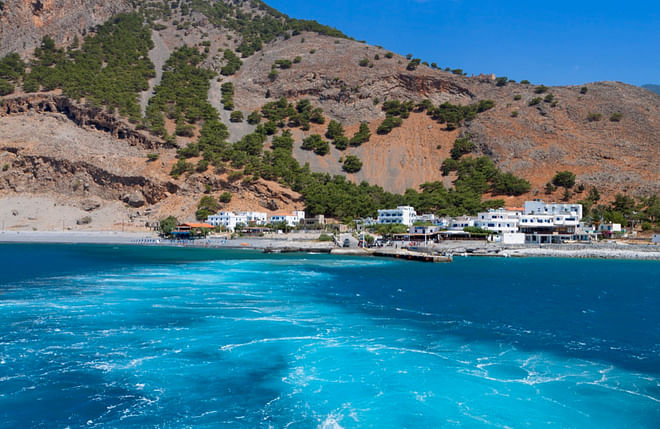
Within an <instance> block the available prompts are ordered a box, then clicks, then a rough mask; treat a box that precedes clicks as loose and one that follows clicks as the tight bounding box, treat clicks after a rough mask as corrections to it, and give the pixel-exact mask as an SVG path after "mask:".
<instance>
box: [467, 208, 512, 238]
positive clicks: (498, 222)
mask: <svg viewBox="0 0 660 429" xmlns="http://www.w3.org/2000/svg"><path fill="white" fill-rule="evenodd" d="M521 215H522V212H521V211H518V210H506V209H497V210H494V209H491V210H488V211H487V212H482V213H479V214H477V219H476V221H475V222H474V226H476V227H478V228H481V229H485V230H488V231H492V232H496V233H498V234H513V233H515V232H518V223H519V222H520V217H521Z"/></svg>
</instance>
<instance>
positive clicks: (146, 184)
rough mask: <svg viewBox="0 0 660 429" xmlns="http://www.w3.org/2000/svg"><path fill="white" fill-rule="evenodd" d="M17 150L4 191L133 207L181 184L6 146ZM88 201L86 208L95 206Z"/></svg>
mask: <svg viewBox="0 0 660 429" xmlns="http://www.w3.org/2000/svg"><path fill="white" fill-rule="evenodd" d="M2 150H3V151H7V152H10V153H13V154H14V158H13V160H12V162H11V164H8V167H9V168H8V169H7V171H5V172H2V173H0V191H2V190H5V191H7V190H9V191H13V192H15V193H23V192H31V193H48V192H53V193H57V194H63V195H72V196H81V197H90V196H96V197H99V198H102V199H104V200H108V201H113V200H114V201H116V200H122V201H124V202H126V203H127V204H129V205H130V206H131V207H141V206H142V205H144V204H145V203H148V204H156V203H158V202H160V201H161V200H163V199H165V198H167V196H169V195H171V194H176V193H177V192H178V191H179V186H178V185H176V184H174V183H171V182H167V183H159V182H155V181H153V180H151V179H149V178H146V177H140V176H118V175H115V174H112V173H110V172H108V171H106V170H103V169H102V168H99V167H97V166H95V165H92V164H89V163H85V162H70V161H67V160H63V159H55V158H51V157H45V156H34V155H22V154H21V153H20V150H19V149H16V148H2ZM94 206H96V207H98V206H97V205H96V203H95V204H88V205H86V206H85V208H84V209H85V210H87V211H91V210H94Z"/></svg>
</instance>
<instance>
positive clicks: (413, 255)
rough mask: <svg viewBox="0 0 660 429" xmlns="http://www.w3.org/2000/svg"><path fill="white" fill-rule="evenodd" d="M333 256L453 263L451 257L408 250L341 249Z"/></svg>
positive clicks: (333, 251)
mask: <svg viewBox="0 0 660 429" xmlns="http://www.w3.org/2000/svg"><path fill="white" fill-rule="evenodd" d="M330 253H331V254H333V255H350V256H378V257H384V258H396V259H402V260H408V261H418V262H451V261H452V257H451V256H445V255H439V254H433V253H430V252H429V253H427V252H419V251H413V250H408V249H363V248H340V249H332V250H331V251H330Z"/></svg>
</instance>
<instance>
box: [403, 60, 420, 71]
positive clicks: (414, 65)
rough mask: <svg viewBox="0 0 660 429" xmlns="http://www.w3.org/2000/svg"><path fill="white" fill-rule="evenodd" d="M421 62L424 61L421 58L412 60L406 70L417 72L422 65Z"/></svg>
mask: <svg viewBox="0 0 660 429" xmlns="http://www.w3.org/2000/svg"><path fill="white" fill-rule="evenodd" d="M421 61H422V60H421V59H419V58H414V59H412V60H410V62H409V63H408V65H407V66H406V70H408V71H413V70H417V67H419V64H420V63H421Z"/></svg>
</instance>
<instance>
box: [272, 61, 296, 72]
mask: <svg viewBox="0 0 660 429" xmlns="http://www.w3.org/2000/svg"><path fill="white" fill-rule="evenodd" d="M275 65H276V66H277V67H279V68H280V69H282V70H285V69H290V68H291V65H292V62H291V60H277V61H275Z"/></svg>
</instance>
